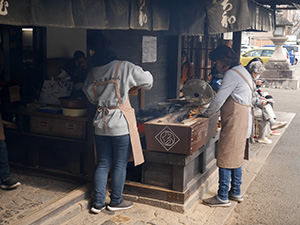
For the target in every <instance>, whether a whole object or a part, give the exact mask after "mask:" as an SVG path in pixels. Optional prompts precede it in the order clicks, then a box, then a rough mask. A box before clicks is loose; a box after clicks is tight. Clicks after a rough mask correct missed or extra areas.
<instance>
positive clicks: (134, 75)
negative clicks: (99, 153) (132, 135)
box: [83, 60, 153, 136]
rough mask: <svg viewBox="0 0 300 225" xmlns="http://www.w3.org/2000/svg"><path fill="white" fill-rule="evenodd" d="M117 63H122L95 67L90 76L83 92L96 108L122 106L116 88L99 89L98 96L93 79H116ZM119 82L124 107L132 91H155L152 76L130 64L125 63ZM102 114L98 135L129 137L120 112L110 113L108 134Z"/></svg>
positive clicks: (112, 111) (98, 116)
mask: <svg viewBox="0 0 300 225" xmlns="http://www.w3.org/2000/svg"><path fill="white" fill-rule="evenodd" d="M117 63H118V60H114V61H112V62H110V63H108V64H106V65H103V66H98V67H94V68H92V69H91V71H90V72H89V74H88V76H87V78H86V80H85V82H84V85H83V91H84V93H85V94H86V96H87V98H88V100H89V101H90V102H91V103H92V104H97V105H98V106H102V107H107V108H109V107H116V106H119V102H118V97H117V93H116V90H115V86H114V84H113V83H110V84H105V85H100V86H98V87H97V90H96V96H95V94H94V83H93V79H92V75H93V76H94V78H95V80H96V81H97V82H102V81H106V80H111V79H113V78H114V73H115V69H116V65H117ZM117 81H118V86H119V90H120V95H121V99H122V102H123V103H125V102H126V100H127V98H128V97H129V94H128V91H129V89H130V88H131V87H133V86H140V87H143V88H144V89H151V88H152V85H153V77H152V75H151V73H150V72H148V71H144V70H143V69H142V68H141V67H140V66H137V65H134V64H133V63H131V62H128V61H122V63H121V65H120V68H119V72H118V78H117ZM102 113H103V112H100V113H99V114H96V116H95V118H94V126H95V134H96V135H106V136H119V135H125V134H128V133H129V130H128V124H127V121H126V119H125V116H124V115H123V113H122V112H121V110H120V109H110V110H109V114H108V115H106V121H107V132H106V133H105V131H104V122H103V114H102Z"/></svg>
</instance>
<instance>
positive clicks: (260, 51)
mask: <svg viewBox="0 0 300 225" xmlns="http://www.w3.org/2000/svg"><path fill="white" fill-rule="evenodd" d="M283 49H284V51H285V53H286V57H287V59H289V54H288V51H287V49H286V48H283ZM274 51H275V47H273V48H272V47H261V48H257V49H253V50H250V51H248V52H245V53H244V54H242V55H241V61H240V62H241V65H242V66H247V65H248V63H249V62H250V61H251V60H252V59H254V58H260V59H261V60H262V61H263V64H265V63H266V62H268V61H269V59H270V58H271V56H272V55H273V53H274Z"/></svg>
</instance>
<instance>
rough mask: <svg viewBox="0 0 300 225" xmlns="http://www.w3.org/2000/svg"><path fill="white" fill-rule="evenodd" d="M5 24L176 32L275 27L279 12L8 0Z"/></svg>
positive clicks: (182, 2) (199, 1) (191, 1)
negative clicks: (276, 16) (275, 15)
mask: <svg viewBox="0 0 300 225" xmlns="http://www.w3.org/2000/svg"><path fill="white" fill-rule="evenodd" d="M1 2H2V3H0V24H6V25H14V26H43V27H60V28H82V29H102V30H103V29H124V30H128V29H134V30H149V31H168V33H169V34H174V35H177V34H179V35H203V34H204V26H205V19H206V18H207V25H208V33H209V34H219V33H224V32H231V31H243V30H259V31H267V30H268V31H269V30H272V29H273V28H274V12H273V11H272V10H270V9H266V8H264V7H262V6H260V5H258V4H255V3H253V2H252V1H251V0H209V1H208V0H206V1H203V0H176V1H175V0H63V1H61V0H3V1H1Z"/></svg>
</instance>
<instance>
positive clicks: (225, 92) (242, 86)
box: [204, 65, 253, 137]
mask: <svg viewBox="0 0 300 225" xmlns="http://www.w3.org/2000/svg"><path fill="white" fill-rule="evenodd" d="M233 68H234V69H236V70H238V71H239V72H241V73H242V74H243V75H244V76H245V78H246V79H247V80H248V82H249V83H250V85H252V88H253V81H252V77H251V75H250V74H249V73H248V71H247V70H246V69H245V68H244V67H243V66H241V65H238V66H235V67H233ZM229 96H231V97H232V98H233V100H234V101H236V102H237V103H240V104H242V105H251V103H252V102H251V100H252V93H251V89H250V87H249V85H248V84H247V83H246V81H245V80H244V79H243V78H242V77H241V76H240V75H239V74H237V73H236V72H235V71H233V70H228V71H226V72H225V73H224V79H223V82H222V85H221V86H220V89H219V90H218V92H217V94H216V95H215V97H214V98H213V100H212V101H211V103H210V105H209V107H208V108H207V109H206V111H205V112H204V115H205V116H209V115H212V114H214V113H216V112H218V111H219V110H220V109H221V107H222V106H223V104H224V103H225V101H226V100H227V98H228V97H229ZM251 127H252V113H251V107H249V126H248V135H247V137H249V136H250V134H251Z"/></svg>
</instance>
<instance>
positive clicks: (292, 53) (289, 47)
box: [264, 45, 296, 65]
mask: <svg viewBox="0 0 300 225" xmlns="http://www.w3.org/2000/svg"><path fill="white" fill-rule="evenodd" d="M264 47H275V45H264ZM282 47H283V48H285V49H286V50H287V51H288V53H289V58H290V63H291V65H295V52H296V51H295V49H296V46H295V45H282Z"/></svg>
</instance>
